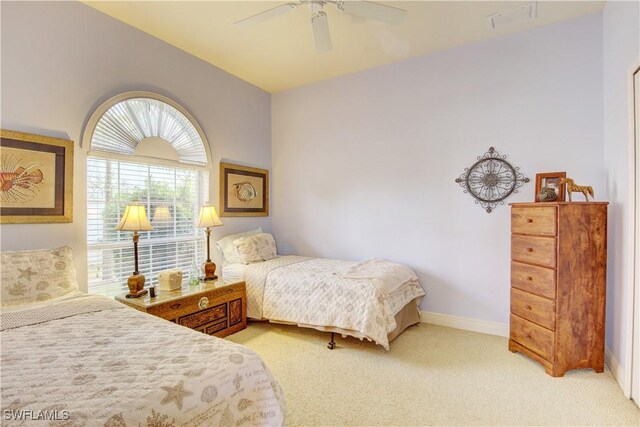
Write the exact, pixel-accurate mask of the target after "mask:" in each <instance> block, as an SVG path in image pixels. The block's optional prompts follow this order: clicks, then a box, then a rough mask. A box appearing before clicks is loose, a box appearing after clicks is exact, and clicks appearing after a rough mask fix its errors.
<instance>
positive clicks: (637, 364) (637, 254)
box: [628, 65, 640, 406]
mask: <svg viewBox="0 0 640 427" xmlns="http://www.w3.org/2000/svg"><path fill="white" fill-rule="evenodd" d="M631 88H632V98H633V105H632V107H631V112H632V118H631V119H632V127H633V134H632V138H631V141H632V150H631V154H632V155H631V156H630V157H631V158H632V159H633V165H632V175H631V177H632V180H631V187H632V190H633V199H632V204H631V207H632V212H631V215H632V221H633V227H632V229H631V230H632V231H633V230H635V232H633V233H631V239H632V241H631V243H632V245H633V246H632V256H633V264H632V274H633V281H632V285H633V286H632V289H631V291H632V293H631V298H629V299H630V300H631V307H630V308H631V311H630V319H631V321H630V326H631V336H630V338H631V345H630V346H629V347H630V351H629V352H628V356H629V359H628V360H629V361H630V363H629V366H630V369H629V370H630V371H631V372H630V373H629V375H628V378H629V397H631V398H632V399H633V400H635V402H636V405H638V406H640V65H638V66H636V67H635V68H634V70H633V71H632V75H631Z"/></svg>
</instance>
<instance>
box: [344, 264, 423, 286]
mask: <svg viewBox="0 0 640 427" xmlns="http://www.w3.org/2000/svg"><path fill="white" fill-rule="evenodd" d="M336 274H342V275H343V276H344V277H346V278H347V279H366V280H375V281H377V282H378V284H380V285H381V286H383V287H384V290H385V291H386V292H387V293H388V294H392V293H393V292H396V291H397V290H398V289H400V287H402V286H403V285H406V284H407V283H409V282H411V281H415V282H417V281H418V276H416V273H414V272H413V270H411V269H410V268H409V267H407V266H406V265H402V264H398V263H395V262H391V261H387V260H385V259H377V258H374V259H369V260H367V261H362V262H359V263H357V264H356V265H353V266H351V267H349V268H348V269H347V270H346V271H344V272H342V273H336Z"/></svg>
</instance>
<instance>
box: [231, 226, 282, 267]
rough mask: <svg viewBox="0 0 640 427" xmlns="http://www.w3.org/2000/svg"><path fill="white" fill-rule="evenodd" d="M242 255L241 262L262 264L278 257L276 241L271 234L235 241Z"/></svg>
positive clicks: (255, 235) (246, 237)
mask: <svg viewBox="0 0 640 427" xmlns="http://www.w3.org/2000/svg"><path fill="white" fill-rule="evenodd" d="M233 244H234V245H236V248H237V249H238V253H239V254H240V262H242V263H243V264H249V263H251V262H261V261H267V260H269V259H273V258H275V257H276V253H277V251H276V241H275V240H273V236H272V235H271V234H269V233H260V234H254V235H252V236H245V237H241V238H239V239H236V240H234V241H233Z"/></svg>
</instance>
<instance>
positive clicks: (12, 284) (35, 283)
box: [0, 246, 78, 306]
mask: <svg viewBox="0 0 640 427" xmlns="http://www.w3.org/2000/svg"><path fill="white" fill-rule="evenodd" d="M0 269H1V271H0V283H1V285H0V287H1V289H2V301H1V303H2V306H10V305H19V304H27V303H32V302H39V301H47V300H50V299H53V298H58V297H61V296H63V295H66V294H68V293H70V292H76V291H77V290H78V284H77V282H76V268H75V265H74V263H73V253H72V252H71V248H70V247H69V246H63V247H61V248H56V249H46V250H38V251H19V252H2V260H1V261H0Z"/></svg>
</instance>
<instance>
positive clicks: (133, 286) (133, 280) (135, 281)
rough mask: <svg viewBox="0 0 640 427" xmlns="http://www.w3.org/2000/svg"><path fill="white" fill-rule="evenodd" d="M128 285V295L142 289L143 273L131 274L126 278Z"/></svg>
mask: <svg viewBox="0 0 640 427" xmlns="http://www.w3.org/2000/svg"><path fill="white" fill-rule="evenodd" d="M127 286H129V291H130V294H129V295H135V294H137V293H139V292H140V291H142V290H143V289H144V274H132V275H131V276H129V278H128V279H127Z"/></svg>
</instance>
